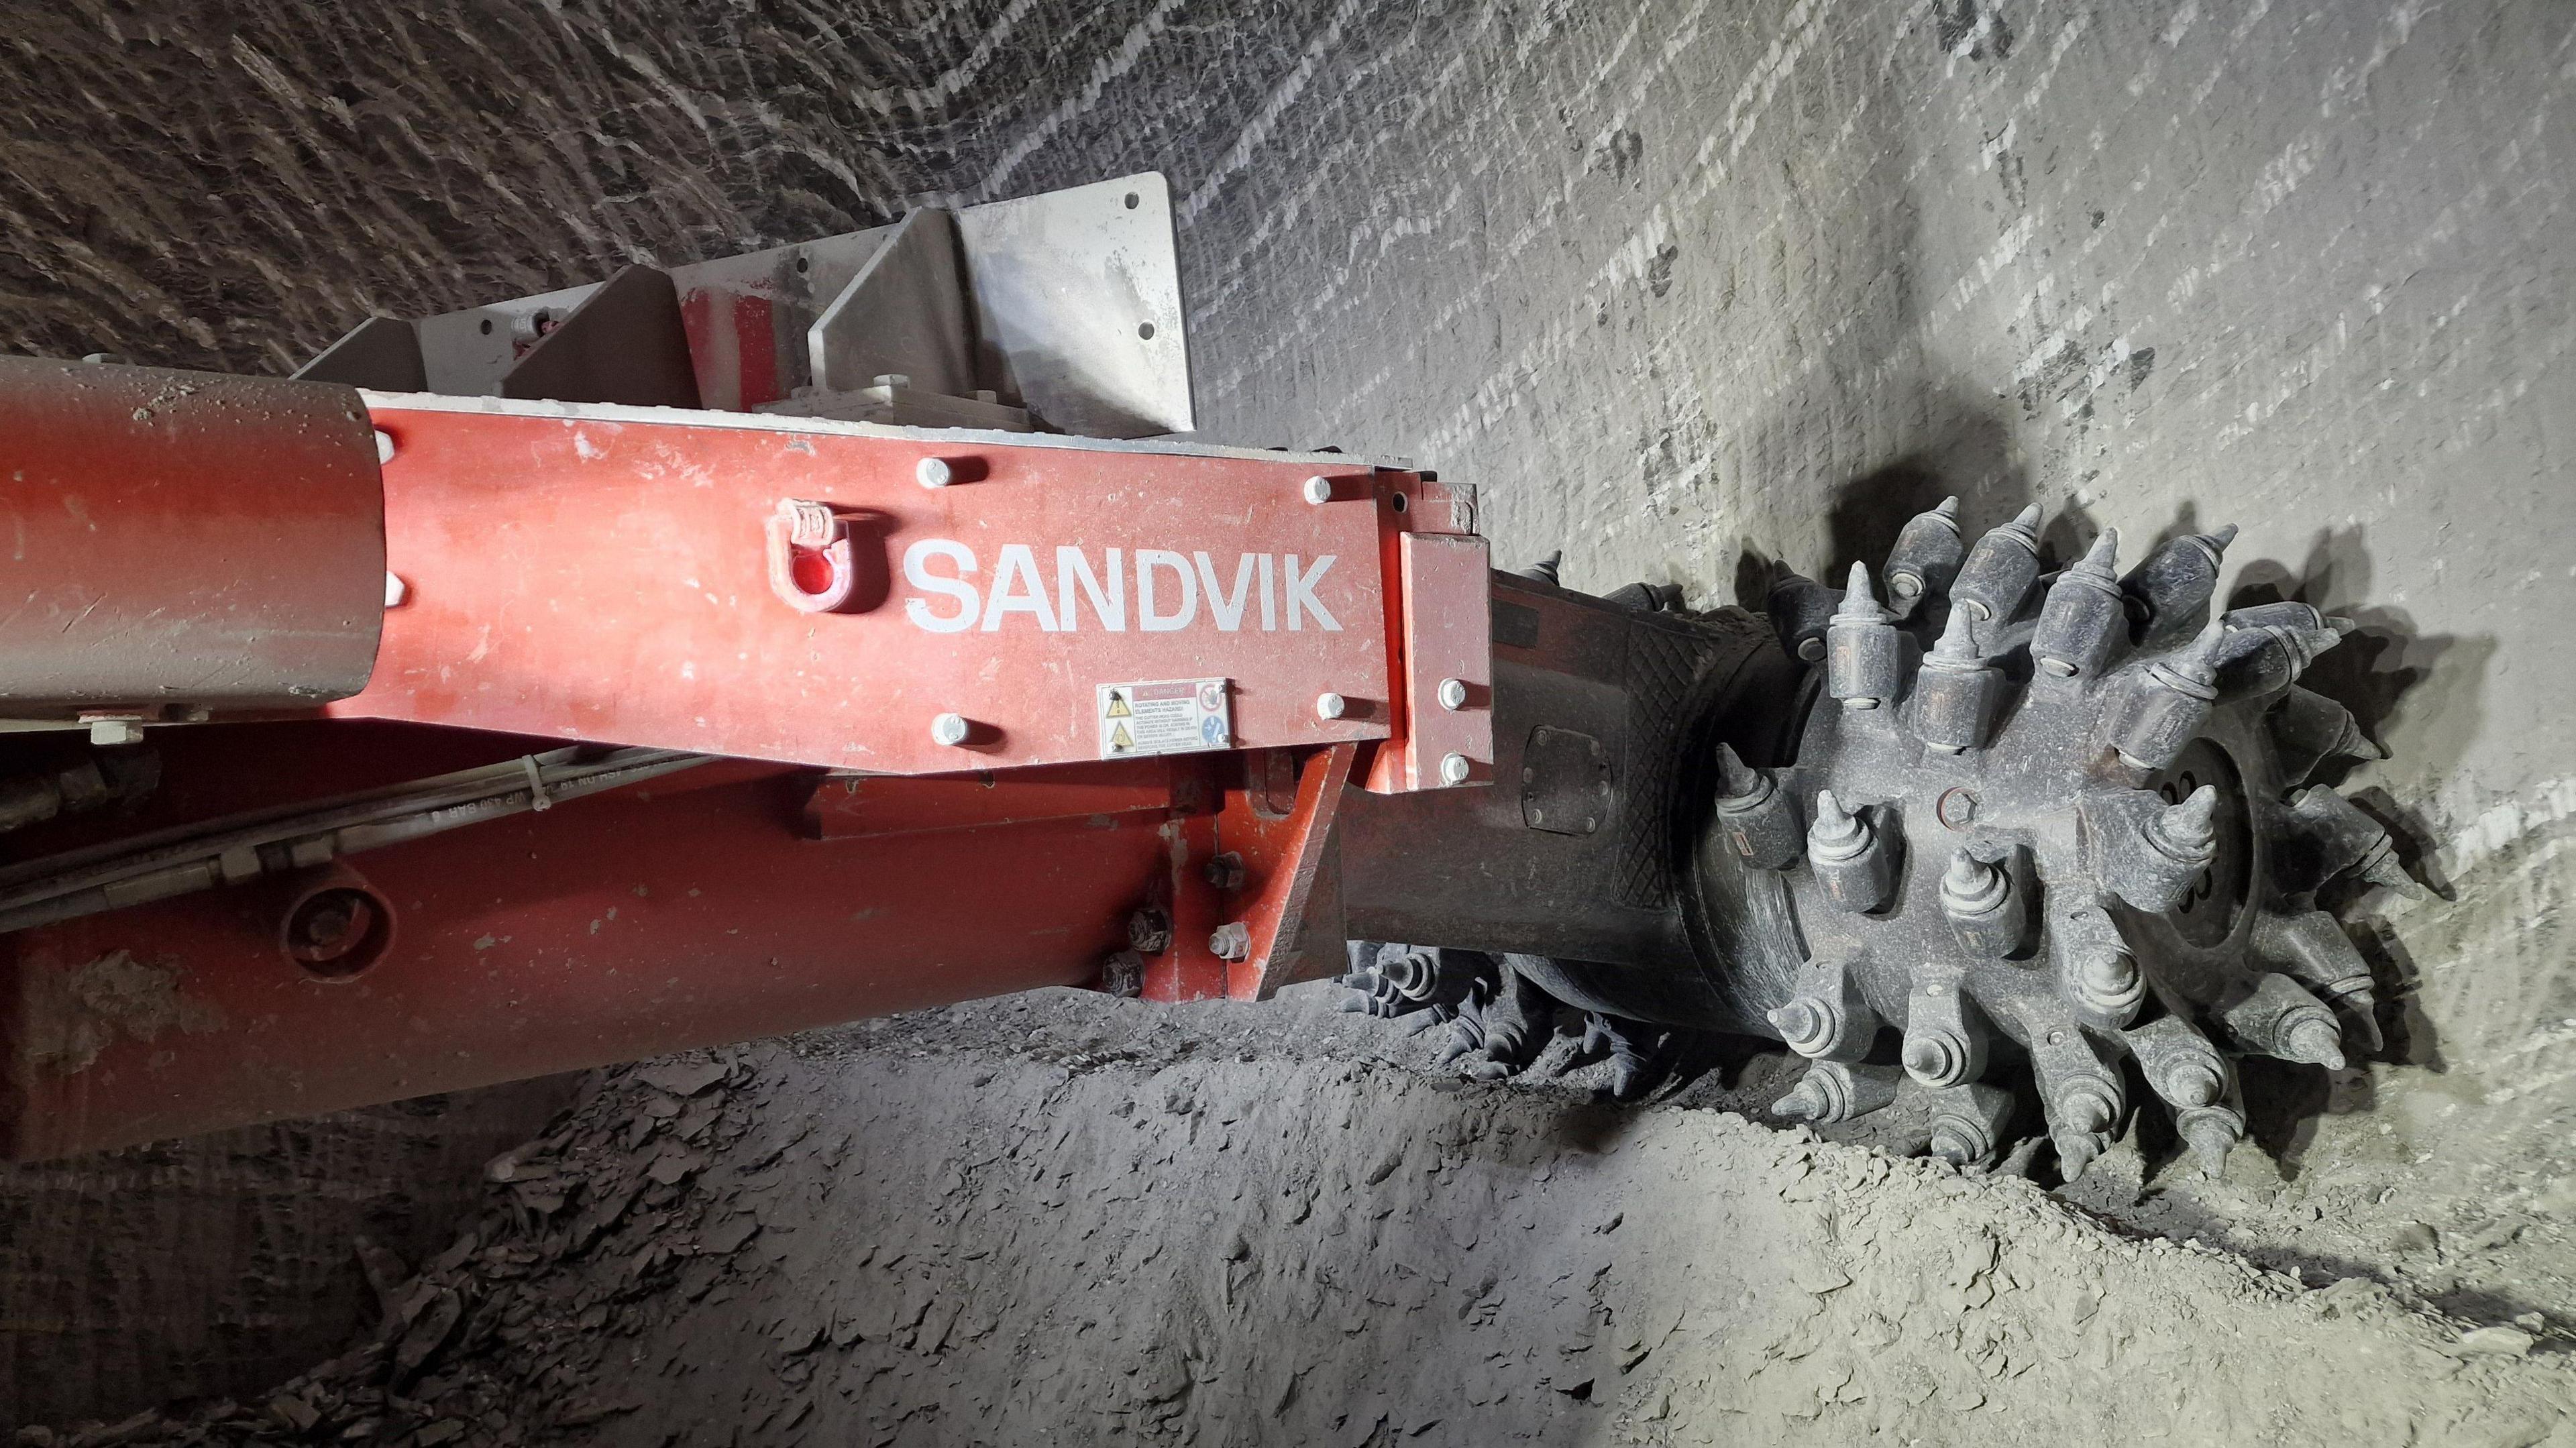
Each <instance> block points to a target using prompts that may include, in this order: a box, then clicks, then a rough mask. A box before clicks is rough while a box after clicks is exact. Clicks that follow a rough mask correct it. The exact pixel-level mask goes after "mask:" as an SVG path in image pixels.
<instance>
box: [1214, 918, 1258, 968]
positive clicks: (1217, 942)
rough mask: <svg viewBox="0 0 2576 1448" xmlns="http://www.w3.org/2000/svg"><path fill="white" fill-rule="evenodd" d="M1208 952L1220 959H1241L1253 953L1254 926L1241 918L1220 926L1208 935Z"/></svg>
mask: <svg viewBox="0 0 2576 1448" xmlns="http://www.w3.org/2000/svg"><path fill="white" fill-rule="evenodd" d="M1208 954H1210V955H1213V956H1215V957H1216V958H1217V959H1219V960H1241V959H1243V958H1244V957H1245V956H1248V955H1250V954H1252V927H1251V926H1249V925H1246V924H1244V923H1243V922H1242V921H1240V920H1237V921H1233V922H1231V923H1229V924H1225V925H1220V926H1218V927H1217V928H1216V933H1214V934H1212V935H1210V936H1209V937H1208Z"/></svg>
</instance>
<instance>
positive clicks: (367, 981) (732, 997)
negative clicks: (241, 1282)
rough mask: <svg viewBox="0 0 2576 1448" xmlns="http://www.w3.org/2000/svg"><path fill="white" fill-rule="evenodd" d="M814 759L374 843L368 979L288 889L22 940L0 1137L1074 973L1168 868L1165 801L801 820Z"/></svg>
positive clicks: (413, 1086) (271, 1104)
mask: <svg viewBox="0 0 2576 1448" xmlns="http://www.w3.org/2000/svg"><path fill="white" fill-rule="evenodd" d="M689 777H690V776H688V775H680V776H674V777H673V778H672V780H671V781H668V783H671V784H674V785H677V784H680V783H682V782H684V781H686V780H688V779H689ZM810 778H811V776H810V775H809V774H808V773H807V772H805V771H798V770H781V769H778V768H776V767H772V768H770V769H769V770H767V771H766V772H764V773H762V774H760V775H758V776H756V777H752V778H748V779H746V778H742V777H739V775H737V776H736V777H734V778H732V779H730V780H727V781H724V782H721V783H718V784H716V785H714V786H713V787H706V788H674V789H663V788H657V787H655V786H653V785H648V786H644V787H641V788H638V789H636V790H632V791H626V792H620V793H614V794H608V795H602V796H598V797H595V798H591V799H584V800H576V801H573V802H571V803H568V804H564V805H560V806H558V807H556V808H554V809H551V810H548V811H545V812H544V813H541V814H524V815H518V816H514V817H511V818H509V819H507V820H504V821H500V822H497V823H491V824H484V825H477V826H474V827H471V828H469V829H465V830H460V831H457V832H455V833H452V834H446V835H440V836H435V837H432V838H429V839H424V840H419V841H415V842H412V843H410V844H405V845H401V846H396V847H393V848H389V849H384V850H378V851H371V852H369V853H367V854H365V855H363V856H360V857H358V864H359V865H360V867H361V868H363V870H364V872H365V879H366V881H367V882H368V884H369V885H370V886H371V887H372V889H373V891H374V892H375V893H376V894H378V895H379V896H381V897H382V898H383V899H385V900H386V901H389V902H390V903H391V904H392V906H393V909H394V910H395V912H396V914H397V916H398V928H397V929H396V930H395V931H394V936H393V943H392V946H391V949H390V950H389V952H388V953H387V954H386V956H385V958H384V959H383V960H381V961H380V962H378V963H377V964H375V965H374V966H372V967H371V968H368V969H366V970H364V971H362V972H360V973H358V974H356V975H355V976H353V977H349V978H346V979H324V978H318V977H316V976H315V975H313V974H311V973H308V972H305V971H302V970H299V969H297V968H296V967H295V966H294V965H292V964H290V963H289V962H288V960H287V959H286V958H285V957H284V956H283V955H282V953H281V952H280V949H279V926H280V924H281V919H280V915H279V911H280V910H281V909H282V908H284V902H283V900H282V898H281V892H280V891H277V890H274V889H269V888H260V887H245V888H241V889H235V890H217V891H211V892H207V893H204V894H198V895H191V896H185V897H182V898H179V899H175V900H169V901H164V902H161V903H159V904H155V905H150V906H144V907H140V908H136V909H131V910H123V911H115V912H111V913H108V914H104V915H96V916H90V917H87V918H84V919H80V920H74V921H68V922H64V923H62V924H58V925H53V926H46V927H42V928H39V929H36V930H32V931H27V932H23V933H21V934H18V935H15V936H11V937H7V938H6V939H5V941H0V952H6V955H7V958H8V959H9V961H10V969H9V970H8V971H7V972H6V973H5V977H0V978H5V979H6V980H7V982H8V993H7V996H6V997H5V999H0V1017H5V1020H6V1024H7V1027H8V1030H9V1035H10V1045H11V1048H12V1049H11V1051H10V1054H9V1077H8V1084H9V1087H10V1090H9V1093H8V1101H7V1103H6V1114H5V1119H0V1134H4V1135H5V1142H0V1145H4V1146H5V1148H6V1150H7V1152H8V1153H9V1154H10V1155H13V1156H19V1157H32V1156H52V1155H60V1154H63V1153H68V1152H75V1151H83V1150H90V1149H96V1148H102V1147H108V1146H115V1145H120V1144H126V1143H132V1142H138V1141H146V1140H153V1139H157V1138H161V1137H167V1136H175V1135H181V1134H184V1133H188V1132H193V1131H202V1130H209V1129H213V1128H216V1127H220V1126H226V1125H232V1124H237V1123H240V1122H244V1121H252V1120H260V1119H265V1118H272V1117H278V1116H298V1115H309V1114H312V1113H316V1112H322V1111H331V1110H337V1109H340V1108H343V1107H348V1106H354V1105H359V1104H362V1103H366V1102H373V1101H384V1100H391V1099H395V1098H399V1097H405V1096H416V1095H420V1094H423V1093H426V1092H433V1091H446V1090H455V1089H459V1088H462V1087H468V1086H475V1085H482V1084H487V1083H490V1082H496V1081H505V1080H512V1079H516V1078H519V1077H525V1076H533V1075H539V1074H543V1073H546V1072H551V1071H561V1070H567V1069H571V1068H575V1067H580V1066H588V1065H597V1064H602V1063H606V1062H612V1061H622V1060H631V1059H634V1058H635V1057H638V1056H646V1055H653V1054H658V1053H661V1052H666V1051H673V1050H680V1049H684V1048H688V1047H693V1046H703V1045H709V1044H714V1043H717V1042H723V1041H731V1040H740V1039H745V1038H748V1037H753V1036H762V1035H773V1034H777V1033H780V1032H784V1031H793V1030H799V1029H804V1028H807V1027H812V1026H816V1025H822V1024H826V1023H830V1022H836V1021H846V1020H852V1019H856V1018H858V1017H862V1016H871V1015H882V1014H885V1013H887V1012H890V1011H899V1010H907V1009H912V1008H916V1007H920V1006H928V1005H938V1004H944V1003H947V1002H951V1001H958V1000H966V999H971V998H974V997H978V996H986V995H995V994H1000V993H1003V992H1007V991H1017V990H1026V989H1029V988H1032V987H1035V986H1041V985H1062V984H1075V983H1079V982H1082V981H1085V980H1087V979H1090V978H1091V977H1092V975H1093V974H1094V972H1095V971H1096V969H1097V967H1098V965H1099V962H1100V960H1101V959H1102V957H1103V956H1104V955H1105V954H1106V953H1107V952H1109V951H1110V950H1112V949H1115V948H1117V947H1119V946H1121V945H1123V944H1124V943H1125V922H1126V919H1127V916H1128V914H1129V912H1130V910H1131V909H1132V908H1133V907H1134V905H1135V904H1136V903H1138V902H1139V901H1141V900H1142V899H1144V898H1145V896H1146V893H1147V890H1148V888H1149V882H1150V881H1151V880H1153V879H1154V878H1155V877H1156V876H1157V875H1158V874H1159V873H1161V872H1163V871H1165V870H1167V869H1169V868H1171V867H1172V865H1173V861H1172V858H1171V856H1170V855H1169V853H1168V845H1167V843H1166V840H1165V838H1164V836H1163V834H1162V832H1161V829H1160V826H1161V824H1162V822H1163V816H1162V815H1160V814H1157V813H1139V814H1124V815H1107V816H1097V817H1091V816H1086V817H1080V818H1059V819H1051V820H1041V821H1035V822H1028V823H1019V824H1007V825H1006V824H995V825H987V826H982V827H969V828H960V829H940V830H929V831H920V832H912V833H905V834H899V835H880V836H873V837H870V838H865V839H844V840H811V839H805V838H801V837H800V831H799V829H798V824H799V809H800V802H801V801H800V797H801V795H802V794H804V793H805V792H807V791H808V790H810V788H811V785H810ZM656 783H657V784H660V783H663V782H656ZM1201 863H1203V861H1202V862H1201Z"/></svg>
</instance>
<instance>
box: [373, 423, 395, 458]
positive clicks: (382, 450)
mask: <svg viewBox="0 0 2576 1448" xmlns="http://www.w3.org/2000/svg"><path fill="white" fill-rule="evenodd" d="M393 460H394V435H393V434H392V433H389V432H387V431H385V430H384V429H383V428H381V427H380V428H377V429H376V462H377V464H378V465H379V466H381V465H383V464H385V463H389V462H392V461H393Z"/></svg>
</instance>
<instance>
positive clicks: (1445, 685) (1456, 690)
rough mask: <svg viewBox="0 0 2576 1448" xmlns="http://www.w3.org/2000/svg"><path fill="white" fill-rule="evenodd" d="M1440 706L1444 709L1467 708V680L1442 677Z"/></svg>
mask: <svg viewBox="0 0 2576 1448" xmlns="http://www.w3.org/2000/svg"><path fill="white" fill-rule="evenodd" d="M1440 707H1441V708H1443V709H1464V708H1466V707H1467V681H1466V680H1464V679H1442V680H1441V681H1440Z"/></svg>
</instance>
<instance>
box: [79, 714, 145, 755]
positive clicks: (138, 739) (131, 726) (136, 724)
mask: <svg viewBox="0 0 2576 1448" xmlns="http://www.w3.org/2000/svg"><path fill="white" fill-rule="evenodd" d="M89 742H90V743H91V744H92V745H94V746H96V747H97V748H100V749H114V748H117V747H119V746H121V745H127V744H140V743H142V742H143V725H142V722H141V721H140V720H135V719H92V720H91V721H89Z"/></svg>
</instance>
